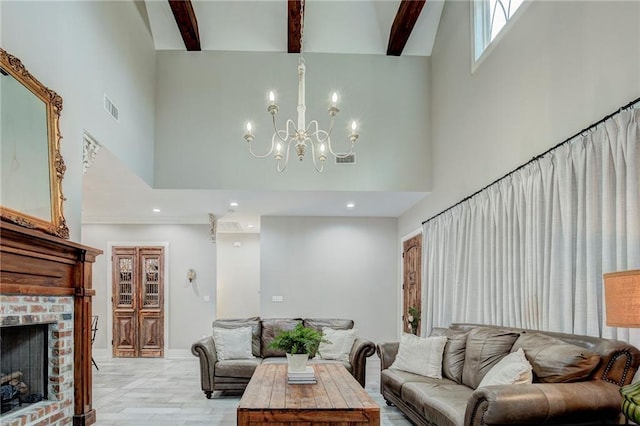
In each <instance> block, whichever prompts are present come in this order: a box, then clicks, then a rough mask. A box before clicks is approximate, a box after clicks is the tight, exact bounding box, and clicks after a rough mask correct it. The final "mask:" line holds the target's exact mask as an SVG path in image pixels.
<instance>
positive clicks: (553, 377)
mask: <svg viewBox="0 0 640 426" xmlns="http://www.w3.org/2000/svg"><path fill="white" fill-rule="evenodd" d="M518 348H522V349H523V350H524V353H525V355H526V356H527V359H529V361H530V362H531V366H532V367H533V373H534V374H535V375H536V378H537V379H538V380H539V381H540V382H543V383H564V382H575V381H578V380H583V379H585V378H587V377H589V376H590V375H591V372H593V370H594V369H595V368H596V367H597V366H598V364H599V363H600V355H599V354H597V353H595V352H591V351H589V350H587V349H585V348H583V347H580V346H577V345H572V344H571V343H566V342H564V341H562V340H560V339H556V338H555V337H551V336H547V335H545V334H542V333H524V334H522V336H520V338H518V340H516V342H515V343H514V344H513V350H516V349H518Z"/></svg>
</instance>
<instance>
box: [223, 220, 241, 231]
mask: <svg viewBox="0 0 640 426" xmlns="http://www.w3.org/2000/svg"><path fill="white" fill-rule="evenodd" d="M242 231H243V229H242V225H240V222H218V233H237V232H242Z"/></svg>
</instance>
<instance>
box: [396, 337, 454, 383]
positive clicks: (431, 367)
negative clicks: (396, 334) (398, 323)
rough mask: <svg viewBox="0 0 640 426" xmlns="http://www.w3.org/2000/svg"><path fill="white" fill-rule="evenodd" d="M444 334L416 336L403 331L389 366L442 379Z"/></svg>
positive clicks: (445, 338)
mask: <svg viewBox="0 0 640 426" xmlns="http://www.w3.org/2000/svg"><path fill="white" fill-rule="evenodd" d="M446 344H447V337H446V336H434V337H426V338H424V337H418V336H414V335H413V334H407V333H404V334H403V335H402V337H401V338H400V346H399V347H398V354H397V355H396V359H395V361H393V364H391V366H390V367H389V368H391V369H394V370H403V371H408V372H409V373H415V374H420V375H421V376H426V377H431V378H434V379H442V352H443V350H444V345H446Z"/></svg>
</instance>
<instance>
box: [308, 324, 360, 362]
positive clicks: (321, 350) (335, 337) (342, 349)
mask: <svg viewBox="0 0 640 426" xmlns="http://www.w3.org/2000/svg"><path fill="white" fill-rule="evenodd" d="M356 331H357V330H355V329H351V330H334V329H333V328H329V327H324V328H323V329H322V334H323V336H324V338H325V339H327V340H328V341H329V343H324V342H321V343H320V346H319V347H318V354H317V355H316V358H318V359H335V360H338V361H349V353H350V352H351V348H352V347H353V342H354V341H355V340H356Z"/></svg>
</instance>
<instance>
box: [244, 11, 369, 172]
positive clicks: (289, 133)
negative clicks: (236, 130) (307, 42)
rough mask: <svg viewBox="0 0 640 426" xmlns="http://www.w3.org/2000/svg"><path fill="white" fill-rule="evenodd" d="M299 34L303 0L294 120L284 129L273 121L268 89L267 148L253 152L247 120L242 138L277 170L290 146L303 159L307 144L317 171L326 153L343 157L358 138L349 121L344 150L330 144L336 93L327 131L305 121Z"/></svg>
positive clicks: (284, 163) (272, 102) (272, 97)
mask: <svg viewBox="0 0 640 426" xmlns="http://www.w3.org/2000/svg"><path fill="white" fill-rule="evenodd" d="M303 38H304V0H301V2H300V58H299V59H298V121H297V124H296V123H295V122H294V121H293V120H291V119H288V120H287V121H286V125H285V128H284V129H278V126H277V124H276V115H277V114H278V109H279V108H278V105H277V104H276V95H275V93H273V92H269V106H268V107H267V111H268V112H269V113H270V114H271V118H272V121H273V130H274V131H273V136H271V148H270V149H269V151H268V152H266V153H265V154H256V153H255V152H253V145H252V142H253V139H254V134H253V126H252V124H251V122H248V123H247V127H246V130H247V132H246V133H245V134H244V139H245V140H246V141H247V142H248V143H249V152H250V153H251V155H253V156H254V157H256V158H266V157H269V156H270V155H273V157H274V158H275V159H276V162H277V169H278V172H282V171H284V169H286V168H287V164H288V163H289V153H290V151H291V148H292V147H294V148H295V151H296V154H297V155H298V159H299V160H300V161H302V160H303V158H304V155H305V153H306V151H307V148H309V147H310V148H311V157H312V159H313V166H314V167H315V169H316V171H317V172H318V173H322V171H323V170H324V162H325V160H326V159H327V154H328V153H329V154H331V155H333V156H334V157H336V158H346V157H349V156H350V155H352V154H353V148H354V145H355V142H356V140H358V137H359V136H360V135H358V133H357V130H358V123H356V122H355V121H353V122H352V123H351V133H349V135H348V138H349V141H350V142H351V144H350V148H349V151H348V152H342V153H336V152H335V151H334V150H333V147H332V146H331V133H332V132H333V122H334V119H335V116H336V114H337V113H338V112H340V110H339V109H338V94H337V93H335V92H334V93H333V95H332V96H331V105H330V106H329V109H328V111H329V116H330V117H331V118H330V120H331V122H330V126H329V131H325V130H322V129H320V127H319V125H318V122H317V121H316V120H312V121H310V122H309V124H308V125H307V123H306V120H305V111H306V109H307V107H306V105H305V78H304V75H305V69H306V68H305V64H304V57H303Z"/></svg>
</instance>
